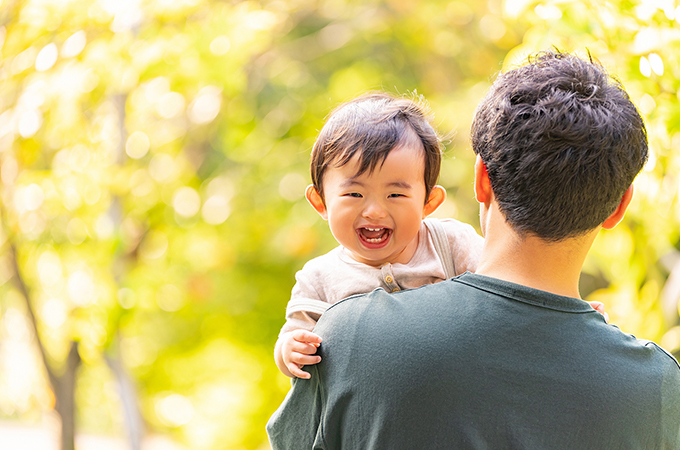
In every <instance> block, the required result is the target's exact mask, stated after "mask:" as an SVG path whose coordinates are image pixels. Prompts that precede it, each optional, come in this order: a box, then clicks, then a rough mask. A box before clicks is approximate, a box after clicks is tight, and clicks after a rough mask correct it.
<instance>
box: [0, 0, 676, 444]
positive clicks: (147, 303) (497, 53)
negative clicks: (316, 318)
mask: <svg viewBox="0 0 680 450" xmlns="http://www.w3.org/2000/svg"><path fill="white" fill-rule="evenodd" d="M0 25H1V26H0V49H1V56H0V58H1V62H0V176H1V181H2V184H1V190H2V191H1V192H2V194H1V195H2V227H1V234H2V236H1V240H2V242H3V243H4V246H3V247H2V248H3V249H4V252H3V254H2V255H1V256H0V283H2V284H1V286H0V314H2V316H1V318H0V339H2V341H0V344H2V347H0V367H2V370H0V417H4V418H13V419H21V420H22V421H34V422H35V421H38V420H39V418H40V417H41V416H42V414H44V412H45V411H48V410H49V409H50V408H52V407H53V405H54V396H53V395H52V394H51V392H50V390H49V387H48V384H47V378H46V376H45V375H43V373H44V369H43V368H42V367H41V361H40V359H39V358H38V357H37V356H36V357H33V356H25V355H24V356H22V357H20V358H19V357H17V356H16V353H17V351H20V350H22V349H24V350H25V349H29V350H30V352H29V353H30V354H36V353H37V351H36V345H35V344H36V340H35V338H34V337H32V336H33V335H32V333H31V330H30V326H29V319H28V316H27V312H28V311H27V309H26V307H25V304H24V299H23V297H22V294H21V291H20V289H18V284H17V277H16V276H15V273H14V271H13V269H12V266H13V258H14V253H13V252H11V251H9V250H10V249H11V248H12V247H14V248H15V249H16V260H17V262H18V268H19V271H20V274H21V275H22V278H23V279H24V282H25V285H26V287H27V288H28V293H29V296H30V299H29V300H30V302H31V304H32V305H33V308H34V310H35V311H36V316H37V324H38V333H39V336H40V340H41V342H43V343H44V346H45V349H46V352H47V357H48V358H47V359H48V364H50V365H51V367H52V368H53V369H54V370H55V371H56V372H59V370H60V368H61V367H63V365H64V361H65V358H66V355H67V353H68V349H69V345H70V342H72V341H77V342H79V343H80V347H79V351H80V355H81V357H82V360H83V363H82V366H81V368H80V369H79V371H78V382H77V388H76V402H77V416H76V423H77V426H78V430H79V431H81V432H88V433H102V434H111V435H124V434H125V431H124V423H123V419H122V401H121V397H120V395H119V394H118V392H117V390H116V379H115V377H114V376H113V375H112V373H111V371H110V369H109V366H108V365H107V364H106V359H105V358H120V360H121V361H122V363H123V366H124V367H125V369H126V370H127V372H128V373H129V374H130V376H131V377H132V379H133V380H134V385H135V387H136V395H137V401H138V404H139V407H140V410H141V413H142V417H143V419H144V421H145V423H146V427H147V428H146V429H147V431H148V432H149V433H163V434H168V435H171V436H172V437H173V438H174V439H176V441H177V442H180V443H183V444H184V445H186V446H187V447H188V448H192V449H263V448H267V443H266V436H265V434H264V424H265V422H266V420H267V418H268V417H269V415H270V414H271V413H272V412H273V411H274V409H275V408H276V407H277V406H278V404H279V403H280V402H281V400H282V399H283V396H284V395H285V393H286V392H287V390H288V388H289V381H288V379H287V378H285V377H284V376H282V375H281V374H279V373H278V371H277V369H276V367H275V365H274V363H273V359H272V356H271V354H272V349H273V345H274V342H275V339H276V336H277V333H278V330H279V328H280V326H281V325H282V323H283V318H284V310H285V305H286V302H287V300H288V296H289V293H290V288H291V287H292V285H293V282H294V274H295V271H296V270H298V269H299V268H300V267H301V266H302V265H303V263H304V262H305V261H306V260H308V259H310V258H312V257H314V256H317V255H319V254H321V253H323V252H325V251H328V250H329V249H331V248H332V247H333V246H334V245H335V243H334V241H333V239H332V236H331V235H330V233H329V232H328V230H327V227H326V224H325V223H324V222H323V221H322V220H321V219H320V218H318V217H317V216H316V214H315V213H314V212H313V211H312V209H311V208H309V207H308V206H307V205H306V202H305V200H304V198H303V191H304V187H305V186H306V184H307V183H308V180H309V177H308V169H307V165H308V156H309V150H310V148H311V145H312V143H313V141H314V138H315V135H316V133H317V131H318V130H319V128H320V127H321V125H322V123H323V120H324V117H325V116H326V114H327V113H328V112H329V111H330V110H331V109H332V108H333V107H334V106H335V105H337V104H338V103H339V102H342V101H344V100H348V99H349V98H352V97H354V96H355V95H357V94H358V93H361V92H365V91H367V90H373V89H383V90H387V91H390V92H393V93H398V94H409V95H413V94H416V93H417V94H418V95H423V96H424V97H425V98H426V99H427V100H428V101H429V102H430V105H431V107H432V110H433V112H434V114H435V117H436V119H435V122H436V124H437V126H438V127H439V129H440V131H441V132H443V133H449V132H452V134H451V136H452V137H451V139H450V140H449V141H448V143H447V154H446V158H445V161H444V165H443V170H442V177H441V184H442V185H444V186H445V187H446V188H447V190H448V194H449V199H448V200H447V202H446V204H445V205H444V206H443V207H442V208H441V210H440V211H438V213H437V214H436V215H438V216H441V217H447V216H448V217H451V216H453V217H457V218H459V219H460V220H463V221H467V222H470V223H472V224H473V225H475V226H477V225H478V221H477V217H476V211H477V205H476V204H475V202H474V197H473V193H472V184H471V183H472V165H473V155H472V151H471V150H470V148H469V143H468V141H467V135H468V129H469V124H470V120H471V117H472V113H473V111H474V107H475V105H476V104H477V102H478V100H479V99H480V98H481V96H482V95H483V94H484V92H485V90H486V88H487V87H488V86H489V84H490V82H491V81H492V80H493V76H494V74H496V73H498V72H499V71H500V70H502V69H503V68H507V67H511V66H512V65H514V64H517V63H518V62H521V61H522V59H523V58H524V57H525V56H526V55H528V54H530V53H533V52H536V51H539V50H544V49H548V48H550V47H553V46H556V47H558V48H560V49H563V50H568V51H575V52H577V53H578V54H580V55H582V56H587V54H588V52H589V53H590V54H591V55H592V56H593V57H595V58H597V59H599V60H600V61H601V62H602V63H603V64H604V65H605V66H606V67H607V68H608V69H609V70H610V71H611V72H612V73H614V74H616V75H617V76H618V77H619V78H620V79H621V81H622V82H623V84H624V85H625V87H626V88H627V90H628V91H629V93H630V95H631V98H632V99H633V101H634V102H635V103H636V105H638V107H639V109H640V110H641V112H642V114H643V115H644V117H645V120H646V123H647V126H648V132H649V138H650V143H651V152H652V157H651V159H650V162H649V164H648V165H647V167H646V168H645V170H644V172H643V173H642V174H641V175H640V176H639V177H638V180H637V182H636V191H635V198H634V200H633V204H632V206H631V209H630V211H629V213H628V215H627V218H626V219H625V221H624V223H622V224H621V225H620V226H619V227H617V228H616V229H614V230H612V231H608V232H603V233H602V234H601V236H600V237H599V238H598V240H597V241H596V244H595V247H594V249H593V251H592V253H591V255H590V256H589V259H588V261H587V264H586V267H585V268H584V274H583V277H582V293H583V295H584V296H587V298H588V299H589V300H596V299H597V300H601V301H603V302H604V303H605V304H606V308H607V310H608V312H609V314H610V316H611V322H613V323H615V324H617V325H618V326H620V328H622V329H623V330H624V331H627V332H631V333H634V334H635V335H637V336H638V337H643V338H648V339H653V340H657V341H660V342H661V343H662V344H663V345H664V346H665V347H666V348H668V349H669V350H673V351H678V350H679V349H680V328H678V326H677V325H678V298H679V297H680V286H678V285H679V284H680V257H679V255H680V254H679V253H678V248H680V247H679V240H680V236H679V235H678V233H679V232H678V230H679V229H680V226H679V225H680V208H678V198H677V194H678V187H679V185H680V178H678V173H679V170H678V169H679V168H680V133H679V132H680V106H679V104H678V96H679V93H678V85H679V84H680V81H678V80H680V61H678V59H679V58H680V6H678V4H677V3H676V2H675V1H674V0H657V1H651V0H645V1H594V0H593V1H570V0H554V1H548V0H546V1H533V0H515V1H511V0H507V1H501V0H489V1H486V2H478V1H474V0H461V1H453V2H447V1H438V0H429V1H422V2H412V1H406V0H383V1H377V0H366V1H350V0H325V1H323V0H311V1H302V0H274V1H243V2H240V1H206V0H173V1H170V0H128V1H125V2H120V1H113V0H23V1H22V0H3V1H0ZM13 348H14V349H17V351H15V352H13V351H11V350H12V349H13ZM13 358H14V359H13ZM17 358H19V359H17ZM17 373H18V374H19V375H17ZM13 374H14V375H13ZM26 374H32V375H26Z"/></svg>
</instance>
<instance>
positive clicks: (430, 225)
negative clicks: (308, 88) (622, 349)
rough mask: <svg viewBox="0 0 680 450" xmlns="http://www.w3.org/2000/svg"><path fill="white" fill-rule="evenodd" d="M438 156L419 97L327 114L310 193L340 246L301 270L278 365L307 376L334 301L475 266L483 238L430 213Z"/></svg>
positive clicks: (378, 99)
mask: <svg viewBox="0 0 680 450" xmlns="http://www.w3.org/2000/svg"><path fill="white" fill-rule="evenodd" d="M441 154H442V151H441V143H440V138H439V136H438V134H437V132H436V131H435V130H434V128H433V127H432V125H431V123H430V120H429V116H428V113H427V110H426V108H425V107H424V105H422V104H420V103H417V102H415V101H412V100H409V99H406V98H396V97H393V96H391V95H388V94H384V93H374V94H368V95H364V96H361V97H359V98H356V99H355V100H352V101H350V102H347V103H344V104H342V105H340V106H339V107H338V108H336V109H335V110H334V111H333V112H332V113H331V115H330V116H329V118H328V121H327V122H326V124H325V125H324V127H323V128H322V129H321V132H320V134H319V137H318V139H317V141H316V143H315V144H314V148H313V149H312V162H311V172H312V174H311V175H312V183H313V184H312V185H310V186H308V187H307V190H306V192H305V195H306V197H307V200H308V201H309V203H310V204H311V205H312V207H313V208H314V209H315V210H316V211H317V212H318V213H319V214H320V215H321V217H323V218H324V220H327V221H328V223H329V226H330V229H331V232H332V233H333V236H334V237H335V239H336V240H337V241H338V243H339V244H340V246H338V247H336V248H335V249H334V250H331V251H330V252H329V253H327V254H325V255H323V256H320V257H318V258H315V259H312V260H311V261H309V262H308V263H307V264H305V266H304V267H303V268H302V270H300V271H299V272H298V273H297V274H296V280H297V283H296V284H295V286H294V287H293V291H292V295H291V300H290V302H289V303H288V306H287V308H286V323H285V325H284V326H283V328H282V330H281V333H280V334H279V339H278V341H277V343H276V347H275V350H274V356H275V359H276V364H277V366H278V367H279V369H280V370H281V372H283V373H284V374H286V375H287V376H289V377H299V378H309V377H310V374H309V373H308V372H306V371H304V370H302V366H304V365H309V364H317V363H318V362H320V361H321V357H320V356H318V355H316V354H315V353H316V350H317V348H318V346H319V344H320V343H321V338H320V337H319V336H318V335H316V334H314V333H313V332H312V330H313V329H314V326H315V325H316V322H317V320H318V319H319V317H320V316H321V315H322V314H323V313H324V312H325V311H326V309H328V307H329V306H330V305H332V304H334V303H336V302H338V301H340V300H342V299H344V298H346V297H349V296H351V295H355V294H363V293H367V292H371V291H373V290H374V289H376V288H383V289H385V290H386V291H388V292H397V291H400V290H402V289H413V288H417V287H420V286H423V285H426V284H432V283H437V282H440V281H444V280H446V279H448V278H451V277H454V276H456V275H459V274H462V273H464V272H465V271H470V272H474V271H475V270H476V268H477V263H478V261H479V258H480V255H481V251H482V247H483V245H484V240H483V238H482V237H481V236H479V235H478V234H477V233H476V232H475V230H474V229H473V228H472V227H471V226H470V225H467V224H463V223H461V222H459V221H457V220H454V219H443V220H436V219H425V218H426V217H427V216H428V215H430V214H431V213H433V212H434V211H435V210H436V209H437V208H438V207H439V206H440V205H441V204H442V203H443V202H444V200H445V199H446V191H445V190H444V188H443V187H441V186H437V185H435V183H436V182H437V179H438V177H439V169H440V165H441ZM591 304H592V303H591ZM593 306H596V305H593ZM596 309H598V310H599V309H600V308H599V307H597V306H596Z"/></svg>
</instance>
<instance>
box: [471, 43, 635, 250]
mask: <svg viewBox="0 0 680 450" xmlns="http://www.w3.org/2000/svg"><path fill="white" fill-rule="evenodd" d="M472 146H473V150H474V151H475V153H476V154H477V155H478V156H479V157H480V158H481V160H482V162H483V163H484V165H485V166H486V170H487V173H488V177H489V181H490V184H491V189H492V191H493V195H494V198H495V200H496V202H497V204H498V207H499V209H500V211H501V212H502V213H503V214H504V216H505V219H506V220H507V222H508V223H509V224H510V226H511V227H512V228H513V229H514V230H515V232H517V233H518V234H519V235H520V236H527V235H533V236H537V237H539V238H542V239H544V240H546V241H560V240H563V239H566V238H570V237H576V236H579V235H583V234H585V233H587V232H588V231H590V230H593V229H595V228H597V227H598V226H600V225H602V224H603V223H604V222H605V220H606V219H607V218H608V217H609V216H610V215H611V214H612V213H613V212H614V211H615V210H616V209H617V206H618V205H619V203H620V202H621V199H622V196H623V195H624V193H625V192H626V191H627V189H628V188H629V186H630V185H631V183H632V182H633V179H634V178H635V176H636V175H637V174H638V172H640V170H641V169H642V167H643V166H644V164H645V162H646V160H647V133H646V129H645V125H644V123H643V121H642V118H641V117H640V115H639V113H638V111H637V109H636V108H635V105H633V103H632V102H631V101H630V99H629V97H628V95H627V94H626V92H625V91H624V89H623V87H622V86H621V83H620V82H619V81H617V80H616V79H614V78H612V77H610V76H609V75H608V74H607V73H606V71H605V70H604V68H603V67H602V66H601V65H600V64H598V63H596V62H593V61H592V60H591V61H585V60H582V59H580V58H578V57H576V56H573V55H569V54H564V53H559V52H544V53H540V54H538V55H537V56H535V57H533V58H530V59H529V62H528V64H526V65H524V66H522V67H519V68H517V69H514V70H511V71H509V72H506V73H504V74H502V75H500V76H499V77H498V79H497V80H496V81H495V83H494V84H493V86H492V87H491V89H490V91H489V93H488V94H487V95H486V97H485V98H484V99H483V100H482V102H481V104H480V105H479V106H478V107H477V111H476V113H475V117H474V120H473V124H472Z"/></svg>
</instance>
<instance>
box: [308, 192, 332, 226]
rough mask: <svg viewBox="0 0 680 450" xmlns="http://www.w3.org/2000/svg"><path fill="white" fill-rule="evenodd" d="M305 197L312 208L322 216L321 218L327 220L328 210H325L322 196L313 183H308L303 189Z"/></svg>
mask: <svg viewBox="0 0 680 450" xmlns="http://www.w3.org/2000/svg"><path fill="white" fill-rule="evenodd" d="M305 197H307V201H308V202H309V204H310V205H312V208H314V210H315V211H316V212H318V213H319V215H320V216H321V217H323V220H328V211H326V205H325V204H324V202H323V197H321V194H319V191H317V190H316V188H315V187H314V185H313V184H310V185H309V186H307V189H305Z"/></svg>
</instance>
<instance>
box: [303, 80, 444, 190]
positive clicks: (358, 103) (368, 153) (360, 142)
mask: <svg viewBox="0 0 680 450" xmlns="http://www.w3.org/2000/svg"><path fill="white" fill-rule="evenodd" d="M401 146H414V147H419V148H422V151H423V155H424V162H425V174H424V182H425V192H426V194H425V199H424V201H426V200H427V198H428V197H429V195H430V191H431V190H432V188H433V187H434V186H435V184H436V183H437V179H438V178H439V169H440V166H441V158H442V148H441V139H440V137H439V135H438V134H437V132H436V131H435V129H434V128H433V127H432V124H431V115H430V111H429V108H428V107H427V105H426V104H425V102H424V101H423V100H422V99H421V98H416V99H413V100H412V99H408V98H398V97H395V96H392V95H390V94H386V93H382V92H374V93H368V94H364V95H361V96H359V97H357V98H355V99H354V100H351V101H349V102H346V103H343V104H341V105H340V106H338V107H337V108H335V109H334V110H333V111H332V112H331V113H330V115H329V117H328V120H327V121H326V124H325V125H324V126H323V128H322V129H321V132H320V133H319V137H318V138H317V140H316V142H315V143H314V147H313V149H312V161H311V174H312V183H313V184H314V187H315V188H316V190H317V191H318V192H319V195H320V196H321V198H322V199H323V198H324V192H323V177H324V174H325V172H326V170H327V169H328V167H341V166H344V165H345V164H347V163H348V162H349V161H350V160H351V159H352V158H353V157H354V156H355V155H356V154H357V153H358V155H359V170H358V173H357V175H361V174H363V173H365V172H366V171H368V172H369V173H370V172H372V171H373V170H375V168H376V167H377V166H378V165H382V164H383V163H384V162H385V159H386V158H387V155H389V153H390V152H391V151H392V150H394V149H395V148H397V147H401Z"/></svg>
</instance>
